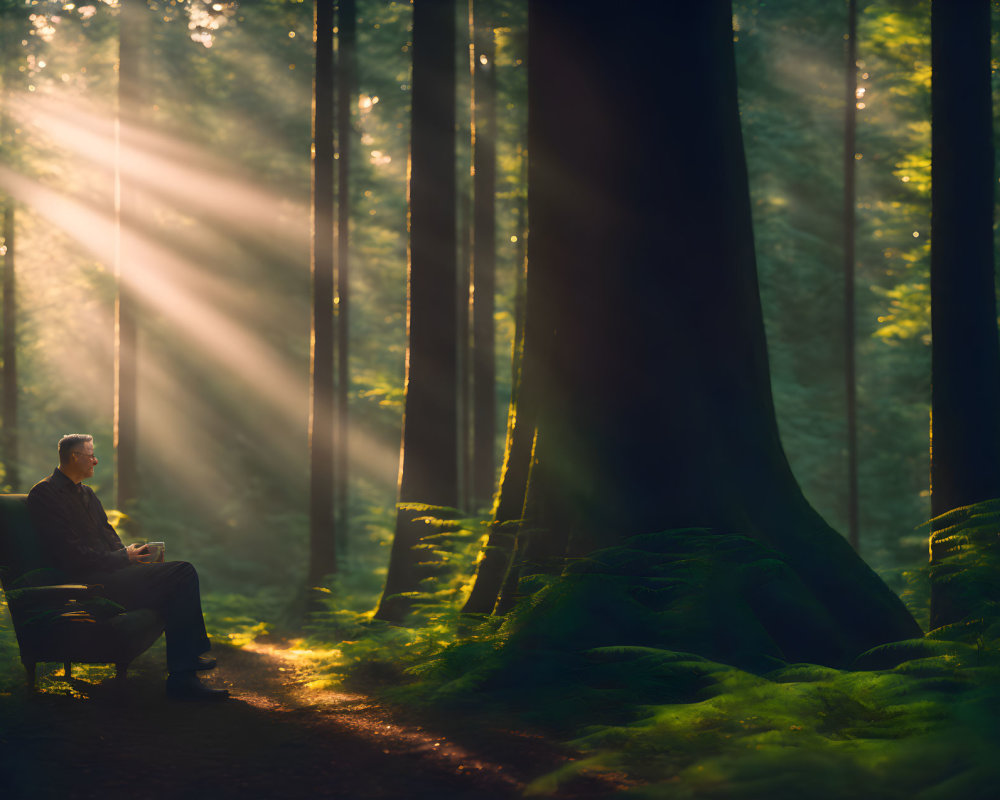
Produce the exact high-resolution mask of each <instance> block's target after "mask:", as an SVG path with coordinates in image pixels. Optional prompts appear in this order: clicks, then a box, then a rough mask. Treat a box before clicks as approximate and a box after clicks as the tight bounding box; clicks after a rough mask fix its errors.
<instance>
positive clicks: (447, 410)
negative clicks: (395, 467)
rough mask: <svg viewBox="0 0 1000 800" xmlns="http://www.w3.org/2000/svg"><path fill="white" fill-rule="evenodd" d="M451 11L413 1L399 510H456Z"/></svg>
mask: <svg viewBox="0 0 1000 800" xmlns="http://www.w3.org/2000/svg"><path fill="white" fill-rule="evenodd" d="M455 16H456V14H455V6H454V3H453V2H451V0H414V3H413V110H412V126H413V127H412V133H411V141H410V182H409V195H410V196H409V206H410V247H409V269H408V278H409V281H408V290H409V291H408V295H409V296H408V298H407V332H408V335H409V344H408V348H407V358H406V395H405V400H404V414H403V435H402V448H401V453H400V478H399V502H400V503H415V502H416V503H426V504H430V505H435V506H448V507H455V506H457V505H458V483H459V476H458V408H457V406H458V374H457V350H458V342H457V319H456V309H457V305H456V304H457V302H458V298H457V294H456V292H457V287H458V280H457V266H456V252H455V249H456V232H455V229H456V225H455V207H456V192H455V34H456V20H455ZM413 517H414V513H413V512H412V511H411V510H409V509H407V508H400V510H399V512H398V514H397V519H396V532H395V537H394V539H393V544H392V552H391V554H390V558H389V572H388V575H387V576H386V585H385V590H384V593H383V595H382V601H381V603H380V604H379V608H378V611H377V613H376V616H377V617H378V618H380V619H385V620H391V621H396V622H399V621H402V619H403V618H404V617H405V616H406V613H407V612H408V610H409V608H410V599H409V597H407V596H405V593H409V592H415V591H418V590H419V588H420V581H421V579H422V577H423V575H422V572H421V569H420V566H419V563H418V557H417V552H416V551H415V550H414V547H415V546H416V545H418V544H419V542H420V537H421V533H422V531H421V527H422V526H419V525H415V524H414V523H413Z"/></svg>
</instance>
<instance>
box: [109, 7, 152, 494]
mask: <svg viewBox="0 0 1000 800" xmlns="http://www.w3.org/2000/svg"><path fill="white" fill-rule="evenodd" d="M147 13H148V11H147V8H146V2H145V0H122V2H121V4H120V7H119V17H118V22H119V31H118V36H119V40H118V48H119V49H118V126H117V130H118V158H117V189H118V191H117V200H118V202H117V208H116V228H117V237H118V248H117V263H116V265H115V272H116V275H117V279H118V294H117V297H116V300H115V362H114V369H115V382H114V383H115V405H114V448H115V498H116V502H117V505H118V507H119V508H123V509H127V508H129V507H131V505H132V504H133V503H134V502H135V500H136V499H137V498H138V496H139V475H138V460H137V459H138V451H137V446H138V445H137V440H138V427H139V426H138V327H137V325H136V307H135V293H134V291H133V289H132V283H133V282H134V281H135V269H136V258H137V257H136V255H135V252H134V249H133V244H132V243H133V241H134V239H135V235H136V229H137V226H138V225H139V224H140V220H141V219H142V212H141V210H140V209H139V207H138V205H139V202H140V199H139V191H138V188H137V187H136V186H135V185H133V181H132V179H131V178H130V177H129V172H128V170H127V169H126V166H127V165H126V164H125V163H124V159H126V158H128V157H129V154H130V153H132V152H135V149H136V147H137V145H138V144H139V142H138V141H137V138H138V124H139V121H140V119H141V116H142V114H141V111H142V77H141V62H142V52H143V48H144V47H145V46H146V45H147V42H146V15H147Z"/></svg>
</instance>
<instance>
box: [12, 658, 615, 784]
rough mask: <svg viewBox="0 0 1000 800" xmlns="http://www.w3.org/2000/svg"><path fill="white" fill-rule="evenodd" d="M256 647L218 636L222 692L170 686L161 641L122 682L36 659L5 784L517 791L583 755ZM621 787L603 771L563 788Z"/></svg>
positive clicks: (16, 717) (21, 698) (211, 676)
mask: <svg viewBox="0 0 1000 800" xmlns="http://www.w3.org/2000/svg"><path fill="white" fill-rule="evenodd" d="M251 648H252V649H250V648H248V649H239V648H235V647H217V648H216V649H215V651H214V654H215V655H217V657H218V660H219V666H218V668H217V669H216V670H215V671H213V672H211V673H207V674H206V678H205V680H206V683H209V684H211V685H213V686H216V687H223V686H224V687H226V688H228V689H229V691H230V693H231V695H232V696H231V698H230V700H229V701H227V702H222V703H216V702H201V703H196V702H179V701H175V700H169V699H168V698H166V696H165V695H164V691H163V671H162V667H161V666H160V665H161V664H162V663H163V655H164V654H163V652H162V641H161V643H160V644H159V645H158V646H157V647H154V649H153V650H151V651H150V652H148V653H146V654H145V655H144V656H142V657H141V658H140V659H138V660H137V661H136V662H135V663H134V664H133V665H132V667H131V669H130V671H129V676H128V682H127V685H126V686H125V688H124V690H123V691H119V690H118V689H117V688H116V687H115V686H114V684H113V680H112V679H111V678H110V677H108V671H107V670H106V669H104V668H99V669H97V670H96V671H95V670H94V668H89V667H86V666H77V667H75V668H74V677H73V678H71V679H70V680H68V681H66V680H64V679H62V678H60V677H58V676H61V674H62V668H61V667H57V666H56V665H43V666H40V668H39V671H40V672H42V670H43V669H44V670H45V675H44V676H40V679H39V685H40V691H39V692H37V693H35V694H28V693H27V692H26V691H25V689H23V688H18V689H15V690H14V691H12V692H9V693H6V694H0V797H3V798H4V800H21V798H24V799H25V800H28V798H30V800H45V799H46V798H60V800H70V798H102V800H117V798H129V800H146V799H148V800H157V799H158V798H171V800H173V799H174V798H182V799H184V800H201V798H230V797H233V798H235V797H240V798H265V799H270V798H280V800H286V799H287V800H294V799H296V798H352V799H353V798H358V800H361V799H362V798H398V799H399V800H411V799H412V800H420V799H422V798H442V799H443V798H448V800H451V798H455V799H456V800H459V799H461V798H473V797H474V798H479V799H484V798H513V797H520V796H522V794H523V793H524V790H525V788H526V786H527V785H528V784H529V783H530V781H531V780H532V779H533V778H536V777H538V776H539V775H544V774H547V773H550V772H552V771H553V770H555V769H558V768H559V766H560V765H562V764H564V763H566V761H567V760H568V759H571V758H572V757H573V756H572V753H569V752H568V751H566V750H565V749H563V748H561V747H559V746H558V745H556V744H555V743H553V742H550V741H548V740H546V739H545V738H544V737H542V736H539V735H537V734H531V733H527V732H518V731H510V730H504V729H501V728H497V727H494V726H490V725H489V724H487V723H484V722H483V721H482V720H473V719H470V720H463V719H459V718H456V717H455V715H452V717H451V718H449V719H446V720H440V719H439V720H429V719H426V718H417V717H416V716H415V715H414V714H413V713H410V712H408V711H407V710H406V709H399V708H389V707H387V706H385V705H383V704H381V703H379V702H377V701H375V700H373V699H372V698H370V697H368V696H365V695H361V694H351V693H346V692H338V691H330V690H317V689H314V688H310V687H309V686H308V685H307V676H305V675H303V673H302V672H301V671H300V669H299V667H297V666H296V661H295V659H294V658H293V657H292V656H291V655H290V654H291V653H292V650H291V649H290V648H289V647H288V646H287V645H286V644H284V643H281V642H274V643H271V644H265V645H263V646H256V647H254V646H251ZM77 675H79V677H77ZM618 788H621V787H620V786H616V785H614V783H613V782H609V781H608V780H607V777H605V778H604V779H601V780H598V779H596V778H595V779H593V780H589V779H587V780H583V781H578V782H577V783H576V784H574V785H570V786H564V787H562V789H561V790H560V792H559V793H558V794H557V795H554V796H555V797H559V798H596V797H605V796H608V795H609V794H612V793H614V792H615V791H616V789H618ZM550 796H552V795H550Z"/></svg>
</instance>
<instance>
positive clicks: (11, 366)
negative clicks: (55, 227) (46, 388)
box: [0, 4, 21, 491]
mask: <svg viewBox="0 0 1000 800" xmlns="http://www.w3.org/2000/svg"><path fill="white" fill-rule="evenodd" d="M0 13H2V14H3V18H2V19H0V53H2V59H3V60H2V62H0V70H2V76H3V107H2V108H0V148H3V149H4V150H5V151H6V150H7V149H8V148H9V147H10V146H11V144H12V143H13V127H14V126H13V124H12V123H11V119H10V115H9V114H8V113H7V108H8V107H9V105H10V97H11V94H12V89H11V87H12V85H13V79H14V76H15V75H17V67H16V65H15V61H14V58H13V53H14V52H17V50H16V47H17V45H16V38H15V37H16V34H17V29H16V27H15V25H16V22H15V20H16V21H17V22H20V21H21V20H19V19H17V18H16V17H15V18H8V15H11V16H13V14H12V10H11V9H9V8H7V7H6V4H4V5H2V6H0ZM15 209H16V206H15V201H14V198H13V197H6V198H4V206H3V230H2V231H0V236H2V237H3V281H2V284H3V332H2V339H3V341H2V345H0V349H2V358H3V388H2V391H0V394H2V398H3V399H2V408H0V413H2V414H3V431H2V437H0V438H2V450H3V454H2V455H3V466H4V472H5V473H6V475H5V478H6V483H7V485H8V486H10V487H11V488H12V489H14V490H15V491H17V489H18V488H19V486H20V484H21V476H20V468H19V465H18V461H19V454H18V420H17V411H18V409H17V392H18V378H17V280H16V272H15V252H16V242H15V224H16V223H15V218H16V210H15Z"/></svg>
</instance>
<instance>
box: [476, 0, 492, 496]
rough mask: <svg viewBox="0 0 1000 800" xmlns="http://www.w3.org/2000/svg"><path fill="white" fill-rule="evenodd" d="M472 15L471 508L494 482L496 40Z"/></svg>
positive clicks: (485, 18) (479, 5) (484, 20)
mask: <svg viewBox="0 0 1000 800" xmlns="http://www.w3.org/2000/svg"><path fill="white" fill-rule="evenodd" d="M470 8H471V9H472V30H473V51H472V55H473V59H472V67H473V69H472V142H473V164H474V166H473V184H472V185H473V196H474V203H473V226H472V287H473V288H472V292H473V306H472V395H473V396H472V409H473V432H472V507H473V508H483V507H485V506H487V505H489V503H490V501H491V500H492V499H493V491H494V489H495V481H496V464H495V458H494V452H495V441H496V429H495V424H496V422H495V420H496V355H495V353H496V333H495V326H494V319H493V318H494V314H495V307H496V303H495V294H496V138H497V115H496V80H497V79H496V65H495V64H494V62H495V60H496V34H495V32H494V28H493V22H492V19H491V14H490V12H489V11H488V10H487V3H486V2H485V0H478V2H473V3H472V4H470Z"/></svg>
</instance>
